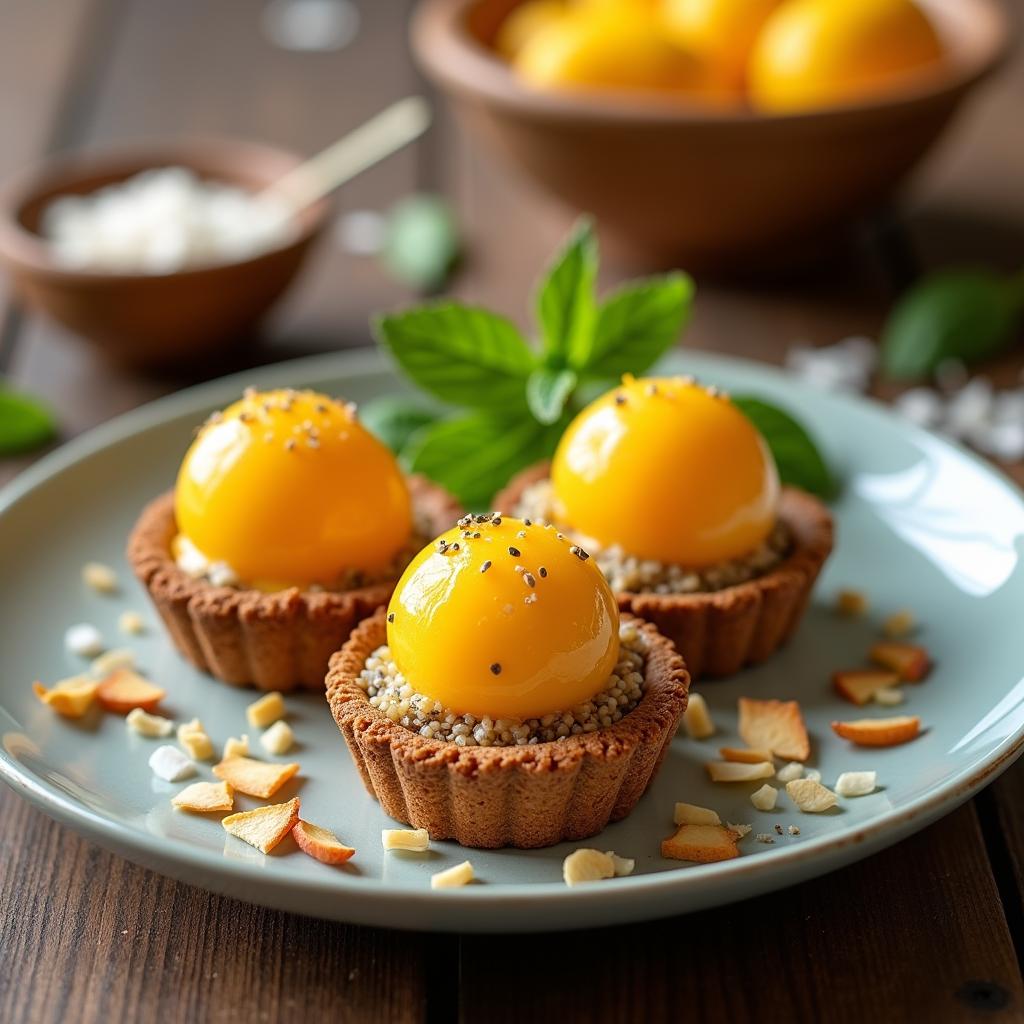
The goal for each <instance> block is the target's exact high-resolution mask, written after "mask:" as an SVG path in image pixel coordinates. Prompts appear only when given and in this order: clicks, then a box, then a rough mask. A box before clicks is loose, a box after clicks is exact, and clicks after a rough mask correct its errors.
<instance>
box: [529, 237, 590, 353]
mask: <svg viewBox="0 0 1024 1024" xmlns="http://www.w3.org/2000/svg"><path fill="white" fill-rule="evenodd" d="M597 261H598V257H597V242H596V241H595V239H594V230H593V227H592V226H591V223H590V221H589V220H587V219H585V218H584V219H581V220H580V221H579V222H578V223H577V224H576V227H575V228H574V229H573V231H572V234H571V235H570V236H569V240H568V242H566V244H565V246H564V247H563V248H562V250H561V251H560V252H559V253H558V254H557V255H556V256H555V259H554V261H553V263H552V264H551V266H550V268H549V269H548V271H547V273H546V274H545V275H544V278H543V279H542V281H541V284H540V288H539V289H538V292H537V323H538V324H539V325H540V331H541V340H542V342H543V346H542V347H543V351H544V355H545V357H546V358H547V359H548V360H550V361H551V362H552V363H558V364H561V365H565V364H566V363H568V364H569V365H571V366H578V365H579V364H580V362H581V360H582V359H583V357H584V356H585V354H586V352H588V351H589V348H590V339H591V334H592V332H593V329H594V318H595V314H596V306H595V302H594V285H595V282H596V280H597Z"/></svg>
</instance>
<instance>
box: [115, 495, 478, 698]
mask: <svg viewBox="0 0 1024 1024" xmlns="http://www.w3.org/2000/svg"><path fill="white" fill-rule="evenodd" d="M408 485H409V493H410V496H411V498H412V501H413V504H414V505H415V506H416V508H417V511H418V513H419V515H420V517H421V518H422V519H424V520H425V521H426V522H427V523H429V525H430V532H431V534H434V533H441V532H443V531H444V530H447V529H448V528H449V527H451V525H452V523H454V522H455V521H456V520H457V519H458V518H459V516H460V515H462V508H461V506H460V505H459V504H458V502H456V501H455V499H454V498H452V497H451V496H450V495H449V494H448V493H447V492H446V491H444V490H443V489H442V488H440V487H438V486H436V485H435V484H433V483H431V482H430V481H428V480H427V479H426V478H425V477H422V476H410V477H409V478H408ZM176 534H177V524H176V523H175V519H174V495H173V492H168V493H167V494H162V495H161V496H160V497H159V498H156V499H155V500H154V501H152V502H150V504H149V505H148V506H147V507H146V508H145V509H144V510H143V512H142V515H141V516H140V517H139V520H138V522H137V523H136V524H135V528H134V529H133V530H132V533H131V537H130V538H129V541H128V561H129V562H130V564H131V566H132V569H133V570H134V572H135V575H136V576H137V577H138V578H139V580H140V581H141V583H142V584H143V586H145V588H146V590H147V592H148V593H149V597H150V600H151V601H152V602H153V604H154V606H155V607H156V610H157V611H158V612H159V614H160V618H161V619H162V620H163V622H164V625H165V626H166V627H167V631H168V632H169V633H170V635H171V639H172V640H173V641H174V645H175V646H176V647H177V648H178V650H179V651H180V652H181V653H182V654H183V655H184V656H185V657H186V658H187V659H188V660H189V661H190V662H192V664H193V665H195V666H196V668H199V669H201V670H202V671H204V672H208V673H209V674H210V675H213V676H216V677H217V678H218V679H220V680H222V681H223V682H225V683H231V684H232V685H235V686H255V687H257V688H259V689H261V690H294V689H296V688H297V687H303V688H305V689H309V690H322V689H323V686H324V675H325V673H326V672H327V664H328V661H329V660H330V657H331V654H332V653H333V652H334V651H336V650H337V649H338V647H339V646H340V645H341V644H343V643H344V642H345V640H346V639H347V637H348V635H349V634H350V633H351V632H352V629H353V628H354V627H355V626H356V624H357V623H359V622H360V621H361V620H362V619H364V618H366V616H368V615H371V614H373V612H375V611H376V610H377V609H378V608H383V606H384V605H386V604H387V602H388V600H389V599H390V597H391V592H392V591H393V590H394V588H395V584H396V583H397V582H398V581H397V579H396V580H394V581H385V582H382V583H374V584H371V585H369V586H365V587H357V588H354V589H352V590H344V591H326V590H325V591H304V590H300V589H299V588H298V587H290V588H289V589H287V590H281V591H277V592H275V593H269V594H268V593H264V592H262V591H259V590H246V589H244V588H241V587H218V586H214V585H213V584H212V583H210V582H209V581H207V580H203V579H193V578H192V577H191V576H189V575H188V574H187V573H185V572H184V571H183V570H182V569H180V568H179V567H178V565H177V563H176V562H175V561H174V558H173V556H172V555H171V541H172V540H173V539H174V537H175V535H176Z"/></svg>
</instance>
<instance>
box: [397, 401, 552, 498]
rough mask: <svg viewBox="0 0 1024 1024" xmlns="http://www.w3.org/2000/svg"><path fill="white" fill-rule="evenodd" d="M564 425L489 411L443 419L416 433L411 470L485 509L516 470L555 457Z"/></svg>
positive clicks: (410, 459) (410, 453) (411, 452)
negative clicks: (544, 423)
mask: <svg viewBox="0 0 1024 1024" xmlns="http://www.w3.org/2000/svg"><path fill="white" fill-rule="evenodd" d="M563 427H564V424H562V423H559V424H557V425H553V426H544V425H542V424H540V423H538V422H537V421H536V420H534V419H532V418H530V417H524V416H519V417H508V416H499V415H495V414H493V413H483V412H478V413H470V414H469V415H466V416H459V417H456V418H455V419H450V420H442V421H441V422H439V423H435V424H434V425H433V426H430V427H426V428H425V429H424V430H423V431H422V432H421V433H419V434H418V435H417V436H416V439H415V441H414V443H413V449H414V450H412V451H410V452H409V453H408V455H409V463H410V469H411V470H412V472H414V473H424V474H425V475H426V476H428V477H430V478H431V479H432V480H435V481H437V483H439V484H441V486H442V487H445V488H446V489H447V490H448V491H450V492H451V493H452V494H454V495H455V496H456V497H457V498H458V499H459V500H460V501H461V502H462V503H463V504H464V505H465V506H466V507H467V508H470V509H476V510H482V509H485V508H486V507H487V505H488V503H489V502H490V500H491V499H492V498H493V497H494V494H495V492H496V491H497V490H498V489H499V488H501V487H503V486H504V485H505V484H506V483H508V480H509V478H510V477H511V476H512V475H513V474H514V473H518V472H519V470H521V469H525V468H526V467H527V466H530V465H533V463H535V462H539V461H540V460H541V459H543V458H546V457H547V456H549V455H551V453H552V452H553V451H554V449H555V445H556V444H557V443H558V437H559V435H560V434H561V431H562V429H563Z"/></svg>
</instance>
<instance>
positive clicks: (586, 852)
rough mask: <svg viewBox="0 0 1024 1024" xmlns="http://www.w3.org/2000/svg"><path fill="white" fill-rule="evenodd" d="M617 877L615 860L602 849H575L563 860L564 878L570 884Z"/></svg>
mask: <svg viewBox="0 0 1024 1024" xmlns="http://www.w3.org/2000/svg"><path fill="white" fill-rule="evenodd" d="M614 877H615V862H614V861H613V860H612V858H611V857H610V856H609V855H608V854H607V853H602V852H601V851H600V850H591V849H587V848H582V849H579V850H573V852H572V853H570V854H569V856H568V857H566V858H565V860H564V861H562V878H563V879H564V880H565V884H566V885H568V886H573V885H580V884H581V883H583V882H597V881H600V880H601V879H604V878H614Z"/></svg>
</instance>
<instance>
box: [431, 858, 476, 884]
mask: <svg viewBox="0 0 1024 1024" xmlns="http://www.w3.org/2000/svg"><path fill="white" fill-rule="evenodd" d="M472 881H473V865H472V864H470V862H469V861H468V860H464V861H463V862H462V863H461V864H456V865H455V866H454V867H451V868H447V869H446V870H444V871H438V872H437V873H436V874H433V875H431V876H430V888H431V889H458V888H459V887H461V886H463V885H468V884H469V883H470V882H472Z"/></svg>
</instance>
